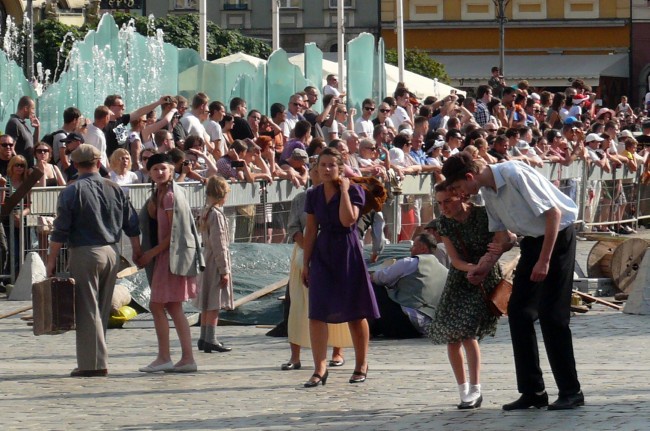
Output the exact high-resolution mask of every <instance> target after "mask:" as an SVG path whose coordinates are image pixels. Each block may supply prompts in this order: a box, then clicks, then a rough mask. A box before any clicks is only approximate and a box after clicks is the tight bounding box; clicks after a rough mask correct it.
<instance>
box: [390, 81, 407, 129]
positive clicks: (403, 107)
mask: <svg viewBox="0 0 650 431" xmlns="http://www.w3.org/2000/svg"><path fill="white" fill-rule="evenodd" d="M409 97H410V96H409V91H408V90H407V89H406V88H398V89H397V90H396V91H395V101H396V102H397V107H396V108H395V113H393V115H391V117H390V119H391V121H392V122H393V124H394V125H395V127H396V128H397V130H399V126H401V125H402V124H404V123H406V124H408V125H410V126H411V128H413V106H412V105H411V102H410V101H409Z"/></svg>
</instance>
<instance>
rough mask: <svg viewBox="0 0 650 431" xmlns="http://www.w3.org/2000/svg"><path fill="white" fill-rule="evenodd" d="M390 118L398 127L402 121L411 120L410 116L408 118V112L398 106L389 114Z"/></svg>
mask: <svg viewBox="0 0 650 431" xmlns="http://www.w3.org/2000/svg"><path fill="white" fill-rule="evenodd" d="M390 120H391V121H392V122H393V124H394V125H395V128H396V129H399V126H401V125H402V123H403V122H405V121H411V118H409V114H408V112H406V109H404V108H402V107H401V106H398V107H397V108H395V113H394V114H393V115H391V116H390Z"/></svg>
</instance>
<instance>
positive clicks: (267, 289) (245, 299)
mask: <svg viewBox="0 0 650 431" xmlns="http://www.w3.org/2000/svg"><path fill="white" fill-rule="evenodd" d="M287 283H289V277H285V278H283V279H282V280H280V281H276V282H275V283H272V284H269V285H268V286H266V287H263V288H261V289H259V290H257V291H255V292H253V293H251V294H248V295H246V296H244V297H242V298H239V299H238V300H236V301H235V308H237V307H240V306H242V305H244V304H246V303H248V302H251V301H254V300H256V299H258V298H261V297H262V296H265V295H268V294H269V293H271V292H274V291H276V290H278V289H279V288H281V287H284V286H286V285H287Z"/></svg>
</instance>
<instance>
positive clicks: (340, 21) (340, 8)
mask: <svg viewBox="0 0 650 431" xmlns="http://www.w3.org/2000/svg"><path fill="white" fill-rule="evenodd" d="M344 1H345V0H338V1H337V2H336V31H337V35H336V40H337V45H338V48H339V49H338V53H337V54H338V56H337V60H338V63H339V91H341V92H344V91H346V87H347V85H345V63H344V61H345V14H344V7H345V4H344Z"/></svg>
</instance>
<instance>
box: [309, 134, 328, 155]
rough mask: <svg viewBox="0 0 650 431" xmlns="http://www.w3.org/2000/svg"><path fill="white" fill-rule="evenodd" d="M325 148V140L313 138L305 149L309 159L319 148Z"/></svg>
mask: <svg viewBox="0 0 650 431" xmlns="http://www.w3.org/2000/svg"><path fill="white" fill-rule="evenodd" d="M325 147H326V145H325V140H324V139H323V138H320V137H318V138H314V139H312V140H311V142H310V143H309V146H308V147H307V155H308V156H309V157H311V156H313V155H315V153H316V150H318V149H319V148H325Z"/></svg>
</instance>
